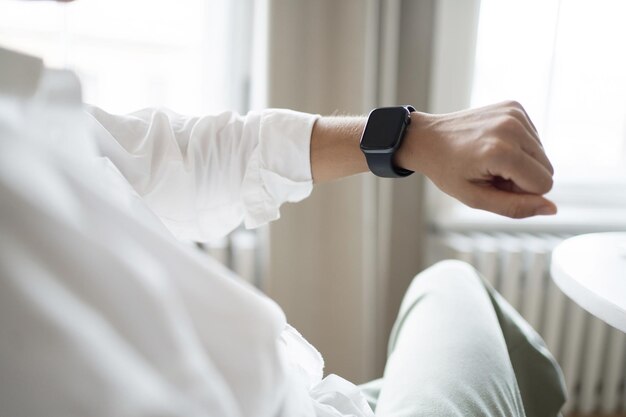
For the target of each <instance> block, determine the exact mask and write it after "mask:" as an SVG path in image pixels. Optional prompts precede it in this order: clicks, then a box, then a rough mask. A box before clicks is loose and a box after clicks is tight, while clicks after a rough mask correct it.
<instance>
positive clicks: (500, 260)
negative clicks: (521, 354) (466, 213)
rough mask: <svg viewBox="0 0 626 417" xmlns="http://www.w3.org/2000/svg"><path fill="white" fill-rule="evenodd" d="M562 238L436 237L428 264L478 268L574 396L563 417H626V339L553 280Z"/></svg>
mask: <svg viewBox="0 0 626 417" xmlns="http://www.w3.org/2000/svg"><path fill="white" fill-rule="evenodd" d="M565 237H567V236H563V235H551V234H535V235H531V234H523V233H443V234H434V235H431V238H430V239H429V261H430V263H434V262H436V261H438V260H442V259H459V260H463V261H466V262H468V263H470V264H472V265H474V267H476V268H477V269H478V270H479V271H480V272H481V273H482V275H483V276H484V277H485V278H486V279H487V280H488V281H489V282H490V283H491V284H492V285H493V286H494V287H495V288H496V289H497V290H498V291H499V292H500V293H501V294H502V295H503V296H504V297H505V298H506V299H507V300H508V301H509V302H510V303H511V304H512V305H513V306H514V307H515V308H516V309H517V310H518V311H519V312H520V313H521V314H522V315H523V316H524V318H525V319H526V320H527V321H528V322H529V323H530V324H531V325H532V326H533V327H534V328H535V329H536V330H537V331H538V332H539V333H540V334H541V335H542V337H543V339H544V340H545V341H546V344H547V345H548V348H549V349H550V351H551V352H552V353H553V354H554V356H555V357H556V359H557V361H558V362H559V364H560V365H561V367H562V369H563V373H564V375H565V382H566V385H567V388H568V394H569V399H568V402H567V404H566V405H565V408H564V409H563V413H564V414H568V413H578V414H589V413H601V414H620V415H624V414H626V335H624V334H623V333H621V332H619V331H618V330H616V329H613V328H612V327H610V326H608V325H605V324H604V323H603V322H601V321H600V320H598V319H596V318H595V317H593V316H591V315H589V314H587V313H586V312H585V311H584V310H582V309H581V308H580V307H578V306H577V305H576V304H574V303H573V302H571V301H570V300H569V299H567V297H566V296H565V295H564V294H563V293H562V292H561V291H560V290H559V289H558V287H556V286H555V285H554V283H553V282H552V280H551V278H550V274H549V266H550V253H551V251H552V249H553V248H554V246H555V245H556V244H558V243H559V242H560V241H561V240H563V238H565ZM625 296H626V294H625Z"/></svg>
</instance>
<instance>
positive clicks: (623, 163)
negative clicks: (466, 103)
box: [471, 0, 626, 205]
mask: <svg viewBox="0 0 626 417" xmlns="http://www.w3.org/2000/svg"><path fill="white" fill-rule="evenodd" d="M625 21H626V2H624V1H622V0H598V1H594V2H589V1H585V0H567V1H562V0H532V1H524V2H519V1H502V0H482V1H481V6H480V17H479V25H478V38H477V47H476V61H475V69H474V83H473V88H472V99H471V104H472V105H473V106H479V105H483V104H487V103H491V102H495V101H499V100H504V99H509V98H515V99H517V100H519V101H520V102H521V103H522V104H524V106H525V107H526V109H527V111H528V113H529V115H530V116H531V118H532V119H533V120H534V122H535V124H536V125H537V128H538V129H539V131H540V135H541V137H542V140H543V142H544V145H545V147H546V151H547V153H548V155H549V156H550V158H551V160H552V161H553V162H554V165H555V171H556V174H555V198H556V199H557V200H559V199H560V202H564V201H568V202H573V203H577V204H581V203H583V204H589V203H590V202H591V201H594V202H598V203H600V204H603V205H607V204H620V205H622V204H626V48H624V40H625V39H626V25H625V24H624V22H625Z"/></svg>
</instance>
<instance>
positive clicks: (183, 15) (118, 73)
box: [0, 0, 252, 114]
mask: <svg viewBox="0 0 626 417" xmlns="http://www.w3.org/2000/svg"><path fill="white" fill-rule="evenodd" d="M251 9H252V0H247V1H237V2H231V1H228V0H214V1H210V2H209V1H205V0H181V1H176V2H174V1H166V2H158V1H151V0H132V1H124V0H84V1H77V2H74V3H69V4H56V3H53V2H45V3H44V2H26V1H24V2H22V1H9V2H3V4H2V13H1V14H0V45H3V46H4V47H9V48H13V49H16V50H20V51H25V52H29V53H31V54H33V55H37V56H41V57H43V58H44V60H45V61H46V64H47V65H48V66H53V67H67V68H70V69H72V70H74V71H76V72H77V74H78V76H79V77H80V79H81V81H82V85H83V96H84V100H85V101H86V102H88V103H91V104H95V105H98V106H100V107H103V108H104V109H105V110H108V111H110V112H116V113H123V112H129V111H133V110H137V109H139V108H142V107H147V106H159V105H163V106H167V107H169V108H172V109H173V110H175V111H177V112H179V113H183V114H203V113H213V112H218V111H222V110H225V109H233V110H239V111H246V110H247V104H248V103H247V101H248V92H247V88H248V85H249V80H248V78H249V77H248V75H249V74H248V70H249V67H250V65H249V59H248V57H249V56H250V47H249V44H250V39H251V27H252V24H251V22H252V10H251Z"/></svg>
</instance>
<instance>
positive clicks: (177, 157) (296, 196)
mask: <svg viewBox="0 0 626 417" xmlns="http://www.w3.org/2000/svg"><path fill="white" fill-rule="evenodd" d="M90 112H91V114H92V115H93V117H94V120H93V121H94V125H95V126H94V129H95V136H96V138H97V143H98V146H99V148H100V151H101V152H102V154H103V155H104V156H106V157H108V158H109V159H111V161H112V162H113V163H114V164H115V165H116V167H117V168H118V169H119V170H120V171H121V173H122V174H123V175H124V177H125V178H126V179H127V180H128V182H129V183H130V184H131V185H132V186H133V188H135V190H136V191H137V192H138V193H139V194H140V195H141V196H142V197H143V198H144V200H145V201H146V203H147V204H148V205H149V206H150V208H151V209H152V210H153V211H154V212H155V213H156V214H157V215H158V216H159V217H160V218H161V220H162V221H163V222H164V223H165V225H166V226H167V227H168V228H169V229H170V230H171V231H172V232H173V233H174V234H175V235H176V236H177V237H179V238H183V239H191V240H196V241H206V240H210V239H213V238H217V237H220V236H223V235H225V234H227V233H228V232H230V231H231V230H233V229H234V228H236V227H237V226H238V225H239V224H241V222H242V220H244V221H245V224H246V227H248V228H253V227H258V226H260V225H263V224H265V223H267V222H270V221H272V220H275V219H278V218H279V217H280V213H279V208H280V206H281V205H282V204H283V203H285V202H296V201H300V200H302V199H304V198H306V197H307V196H308V195H309V194H310V193H311V190H312V186H313V182H312V178H311V164H310V150H309V148H310V138H311V131H312V128H313V124H314V123H315V121H316V120H317V118H318V117H319V116H316V115H311V114H306V113H298V112H294V111H290V110H277V109H273V110H265V111H261V112H250V113H248V114H247V115H246V116H241V115H238V114H236V113H233V112H225V113H221V114H218V115H211V116H204V117H183V116H180V115H178V114H176V113H174V112H171V111H169V110H165V109H146V110H141V111H138V112H135V113H132V114H129V115H125V116H116V115H111V114H108V113H106V112H104V111H103V110H100V109H98V108H90Z"/></svg>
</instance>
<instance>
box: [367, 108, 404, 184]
mask: <svg viewBox="0 0 626 417" xmlns="http://www.w3.org/2000/svg"><path fill="white" fill-rule="evenodd" d="M401 107H403V108H404V109H405V110H406V111H407V112H408V116H407V118H406V122H405V126H404V129H403V131H402V134H401V137H400V138H399V140H398V143H397V145H396V147H395V148H394V149H390V150H389V152H367V151H366V150H364V153H365V159H366V161H367V166H368V167H369V169H370V171H372V173H373V174H374V175H376V176H378V177H385V178H402V177H408V176H409V175H411V174H412V173H413V171H410V170H408V169H404V168H400V167H398V166H395V165H394V163H393V158H394V156H395V151H396V149H397V147H399V146H400V144H401V143H402V140H403V139H404V135H405V133H406V126H408V125H409V124H410V123H411V112H414V111H415V108H414V107H413V106H408V105H407V106H398V108H401Z"/></svg>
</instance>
